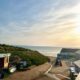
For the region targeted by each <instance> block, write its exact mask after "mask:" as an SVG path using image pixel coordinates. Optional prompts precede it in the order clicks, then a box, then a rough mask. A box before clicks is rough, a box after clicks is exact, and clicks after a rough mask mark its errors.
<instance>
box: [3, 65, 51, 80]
mask: <svg viewBox="0 0 80 80" xmlns="http://www.w3.org/2000/svg"><path fill="white" fill-rule="evenodd" d="M49 67H50V64H49V63H45V64H43V65H40V66H37V67H35V68H33V69H31V70H29V71H23V72H16V73H14V74H12V75H10V76H9V77H8V78H7V79H4V80H33V79H35V78H36V77H38V76H39V75H41V74H42V73H44V72H45V71H47V70H48V68H49Z"/></svg>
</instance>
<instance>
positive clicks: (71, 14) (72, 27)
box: [0, 0, 80, 47]
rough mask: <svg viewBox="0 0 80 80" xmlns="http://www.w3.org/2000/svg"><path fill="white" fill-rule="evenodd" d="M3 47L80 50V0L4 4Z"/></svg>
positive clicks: (0, 16) (0, 13)
mask: <svg viewBox="0 0 80 80" xmlns="http://www.w3.org/2000/svg"><path fill="white" fill-rule="evenodd" d="M0 43H2V44H3V43H4V44H12V45H35V46H43V45H44V46H57V47H80V0H0Z"/></svg>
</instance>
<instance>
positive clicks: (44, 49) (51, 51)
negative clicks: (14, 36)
mask: <svg viewBox="0 0 80 80" xmlns="http://www.w3.org/2000/svg"><path fill="white" fill-rule="evenodd" d="M21 47H23V48H27V49H31V50H34V51H38V52H40V53H41V54H43V55H45V56H53V57H56V56H57V54H59V53H60V51H61V49H62V48H59V47H50V46H21Z"/></svg>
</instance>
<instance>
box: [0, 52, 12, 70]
mask: <svg viewBox="0 0 80 80" xmlns="http://www.w3.org/2000/svg"><path fill="white" fill-rule="evenodd" d="M10 55H11V54H10V53H5V54H3V53H0V69H6V68H8V66H9V57H10Z"/></svg>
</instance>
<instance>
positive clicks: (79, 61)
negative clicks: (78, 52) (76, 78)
mask: <svg viewBox="0 0 80 80" xmlns="http://www.w3.org/2000/svg"><path fill="white" fill-rule="evenodd" d="M74 64H75V65H77V66H78V67H79V68H80V60H77V61H75V62H74Z"/></svg>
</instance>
